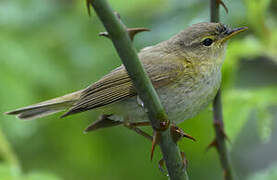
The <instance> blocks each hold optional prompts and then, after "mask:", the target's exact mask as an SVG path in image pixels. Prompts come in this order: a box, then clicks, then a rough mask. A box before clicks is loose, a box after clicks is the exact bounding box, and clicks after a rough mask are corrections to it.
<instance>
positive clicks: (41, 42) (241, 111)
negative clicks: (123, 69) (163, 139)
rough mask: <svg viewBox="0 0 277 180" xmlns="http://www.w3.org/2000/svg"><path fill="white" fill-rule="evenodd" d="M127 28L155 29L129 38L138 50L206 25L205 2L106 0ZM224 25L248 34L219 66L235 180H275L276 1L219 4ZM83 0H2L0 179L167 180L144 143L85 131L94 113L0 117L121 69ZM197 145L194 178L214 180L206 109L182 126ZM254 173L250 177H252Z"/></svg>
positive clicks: (188, 145)
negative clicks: (22, 118) (245, 29)
mask: <svg viewBox="0 0 277 180" xmlns="http://www.w3.org/2000/svg"><path fill="white" fill-rule="evenodd" d="M110 3H111V5H112V6H113V7H114V9H115V10H116V11H118V12H119V13H120V14H121V17H122V20H123V21H124V22H125V24H126V25H128V26H129V27H147V28H150V29H151V30H152V31H151V32H147V33H143V34H140V35H138V36H137V37H136V39H135V45H136V47H137V48H138V49H140V48H142V47H145V46H148V45H152V44H155V43H158V42H160V41H162V40H166V39H168V38H169V37H170V36H172V35H174V34H176V33H177V32H179V31H181V30H182V29H184V28H185V27H187V26H188V25H190V24H193V23H197V22H203V21H209V1H204V0H194V1H189V0H150V1H149V0H132V1H126V0H116V1H110ZM225 3H226V5H227V6H228V8H229V14H226V13H225V12H224V10H223V9H222V10H221V21H222V22H223V23H225V24H229V25H230V26H232V27H236V26H248V27H249V31H248V32H247V33H244V34H242V35H240V36H239V37H237V38H236V39H234V40H232V41H231V42H230V43H229V47H228V50H227V55H226V60H225V64H224V68H223V84H222V87H223V109H224V119H225V126H226V131H227V134H228V136H229V138H230V139H231V141H232V143H231V144H230V145H229V148H230V150H231V155H232V160H233V164H234V168H235V170H236V172H237V176H239V177H240V178H241V179H246V178H248V179H251V180H256V179H274V177H276V171H277V170H276V160H277V159H276V158H275V157H276V155H275V153H274V150H275V151H276V150H277V144H276V143H275V142H274V140H273V139H274V137H275V138H276V137H277V132H276V131H277V130H276V129H277V123H276V122H275V121H276V120H277V96H276V93H277V80H276V77H277V23H276V22H277V17H276V11H277V5H276V4H277V3H276V0H244V1H226V2H225ZM100 31H103V27H102V26H101V23H100V22H99V20H98V19H97V18H96V16H95V15H94V14H93V15H92V17H91V18H89V17H88V15H87V12H86V7H85V2H84V1H81V0H79V1H77V0H71V1H69V0H59V1H54V0H48V1H41V0H24V1H10V0H2V1H1V2H0V82H1V85H0V99H1V102H0V112H1V114H0V118H1V120H0V128H1V133H0V158H1V161H0V179H1V180H2V179H24V180H25V179H26V180H29V179H45V180H56V179H115V180H116V179H167V177H166V176H165V175H164V174H162V173H161V172H160V171H159V170H158V168H157V161H158V160H159V159H160V157H161V155H160V153H159V152H158V151H156V154H155V157H154V160H153V162H150V161H149V156H150V146H151V144H150V142H148V141H147V140H145V139H143V138H141V137H139V136H137V135H136V134H134V133H133V132H130V131H129V130H127V129H125V128H123V127H116V128H112V129H105V130H101V131H99V132H95V133H91V134H83V133H82V131H83V129H84V128H85V127H86V126H87V125H88V124H89V123H90V122H92V121H93V120H95V119H96V118H97V116H98V114H96V113H94V112H88V113H83V114H79V115H75V116H72V117H69V118H66V119H59V115H54V116H51V117H47V118H43V119H40V120H37V121H27V122H22V121H20V120H17V119H15V117H9V116H5V115H2V113H3V112H5V111H8V110H10V109H14V108H16V107H20V106H24V105H29V104H32V103H35V102H38V101H42V100H46V99H49V98H52V97H56V96H60V95H63V94H65V93H68V92H72V91H75V90H78V89H81V88H84V87H86V86H88V85H89V84H90V83H92V82H95V81H96V80H97V79H99V78H100V77H101V76H103V75H105V74H106V73H108V72H109V71H111V70H112V69H113V68H115V67H117V66H118V65H119V64H120V60H119V58H118V56H117V54H116V52H115V50H114V48H113V47H112V44H111V42H110V41H109V40H108V39H105V38H102V37H99V36H98V35H97V34H98V33H99V32H100ZM181 126H182V128H183V129H184V130H185V131H186V132H188V133H189V134H191V135H193V136H194V137H195V138H196V139H197V142H196V143H193V142H190V141H187V140H184V141H182V142H181V143H180V146H181V150H182V151H184V152H185V153H186V156H187V159H188V160H189V167H188V173H189V174H190V177H191V179H203V178H204V179H205V178H207V177H208V179H219V178H220V177H221V175H222V174H221V173H222V172H221V169H220V165H219V161H218V157H217V154H216V153H215V152H214V151H213V150H211V151H210V152H208V153H205V148H206V146H207V145H208V144H209V142H210V141H211V140H212V138H213V129H212V112H211V109H210V108H208V109H207V110H205V111H204V112H202V113H201V114H200V115H198V116H197V117H195V118H193V119H191V120H188V121H186V122H184V123H182V124H181ZM254 172H255V174H254Z"/></svg>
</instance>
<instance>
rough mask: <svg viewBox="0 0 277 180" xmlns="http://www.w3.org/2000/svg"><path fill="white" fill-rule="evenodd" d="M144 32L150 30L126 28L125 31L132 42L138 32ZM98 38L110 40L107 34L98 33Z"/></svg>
mask: <svg viewBox="0 0 277 180" xmlns="http://www.w3.org/2000/svg"><path fill="white" fill-rule="evenodd" d="M144 31H150V29H147V28H128V29H127V32H128V34H129V37H130V39H131V40H132V41H133V40H134V38H135V35H137V34H138V33H140V32H144ZM99 36H104V37H107V38H110V36H109V33H108V32H100V33H99Z"/></svg>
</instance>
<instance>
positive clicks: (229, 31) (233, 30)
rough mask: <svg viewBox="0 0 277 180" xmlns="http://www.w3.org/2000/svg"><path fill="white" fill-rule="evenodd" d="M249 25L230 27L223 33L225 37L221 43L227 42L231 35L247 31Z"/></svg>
mask: <svg viewBox="0 0 277 180" xmlns="http://www.w3.org/2000/svg"><path fill="white" fill-rule="evenodd" d="M247 29H248V27H240V28H228V29H227V31H225V32H224V33H223V37H222V39H221V43H224V42H226V41H227V40H229V39H230V38H231V37H233V36H234V35H236V34H239V33H241V32H243V31H246V30H247Z"/></svg>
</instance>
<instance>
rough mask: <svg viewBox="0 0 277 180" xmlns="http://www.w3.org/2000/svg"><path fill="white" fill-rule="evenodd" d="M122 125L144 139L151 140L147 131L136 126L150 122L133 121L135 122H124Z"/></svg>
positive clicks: (148, 124)
mask: <svg viewBox="0 0 277 180" xmlns="http://www.w3.org/2000/svg"><path fill="white" fill-rule="evenodd" d="M123 125H124V127H126V128H128V129H130V130H132V131H134V132H136V133H137V134H139V135H142V136H143V137H145V138H146V139H149V140H150V141H152V140H153V138H152V136H151V135H149V134H148V133H146V132H144V131H143V130H141V129H140V128H138V126H150V122H135V123H129V122H124V123H123Z"/></svg>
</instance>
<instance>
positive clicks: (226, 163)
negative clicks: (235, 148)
mask: <svg viewBox="0 0 277 180" xmlns="http://www.w3.org/2000/svg"><path fill="white" fill-rule="evenodd" d="M210 1H211V4H210V5H211V22H219V6H220V5H223V7H224V8H225V10H226V9H227V8H226V6H225V5H224V3H223V2H222V0H210ZM227 12H228V11H227ZM213 117H214V120H213V124H214V129H215V140H214V141H213V142H212V143H211V144H210V147H211V146H214V147H216V149H217V151H218V154H219V158H220V162H221V166H222V168H223V170H224V178H225V180H233V179H234V175H233V171H232V167H231V162H230V158H229V154H228V150H227V147H226V141H225V139H226V135H225V132H224V123H223V115H222V104H221V90H220V89H219V91H218V93H217V95H216V97H215V99H214V102H213Z"/></svg>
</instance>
